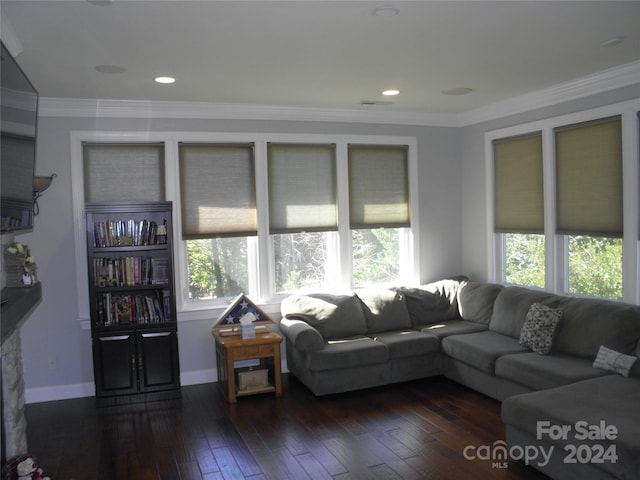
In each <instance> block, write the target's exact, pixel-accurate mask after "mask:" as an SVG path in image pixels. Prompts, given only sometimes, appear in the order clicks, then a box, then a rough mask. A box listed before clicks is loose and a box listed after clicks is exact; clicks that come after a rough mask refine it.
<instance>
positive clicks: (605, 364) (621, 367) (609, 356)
mask: <svg viewBox="0 0 640 480" xmlns="http://www.w3.org/2000/svg"><path fill="white" fill-rule="evenodd" d="M637 360H638V357H634V356H632V355H625V354H623V353H620V352H616V351H615V350H611V349H610V348H607V347H605V346H602V347H600V350H599V351H598V356H597V357H596V359H595V361H594V362H593V368H601V369H603V370H607V371H609V372H615V373H618V374H620V375H622V376H623V377H628V376H629V373H630V372H631V368H633V364H634V363H636V361H637Z"/></svg>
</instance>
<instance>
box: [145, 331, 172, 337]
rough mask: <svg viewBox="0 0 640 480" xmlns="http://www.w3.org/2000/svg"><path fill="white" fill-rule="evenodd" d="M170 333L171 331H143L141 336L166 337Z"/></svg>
mask: <svg viewBox="0 0 640 480" xmlns="http://www.w3.org/2000/svg"><path fill="white" fill-rule="evenodd" d="M169 335H171V332H157V333H143V334H142V336H143V337H144V338H154V337H168V336H169Z"/></svg>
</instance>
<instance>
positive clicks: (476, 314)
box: [458, 282, 504, 324]
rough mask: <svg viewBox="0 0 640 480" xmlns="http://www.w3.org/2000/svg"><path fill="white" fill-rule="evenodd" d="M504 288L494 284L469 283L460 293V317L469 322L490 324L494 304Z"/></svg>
mask: <svg viewBox="0 0 640 480" xmlns="http://www.w3.org/2000/svg"><path fill="white" fill-rule="evenodd" d="M503 288H504V287H503V286H502V285H498V284H493V283H475V282H469V283H467V284H466V285H464V286H462V287H461V288H460V291H459V292H458V308H459V309H460V316H461V317H462V318H463V319H464V320H467V321H469V322H478V323H484V324H489V320H490V319H491V314H492V313H493V304H494V302H495V300H496V297H497V296H498V294H499V293H500V292H501V291H502V289H503Z"/></svg>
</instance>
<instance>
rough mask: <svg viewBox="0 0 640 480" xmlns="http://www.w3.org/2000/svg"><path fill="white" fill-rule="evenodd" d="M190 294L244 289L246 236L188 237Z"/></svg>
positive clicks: (246, 282)
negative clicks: (194, 238) (189, 238)
mask: <svg viewBox="0 0 640 480" xmlns="http://www.w3.org/2000/svg"><path fill="white" fill-rule="evenodd" d="M187 256H188V276H189V298H190V299H192V300H197V299H206V298H222V297H232V296H235V295H238V294H239V293H243V292H247V287H248V286H249V274H248V270H247V239H246V238H212V239H201V240H188V241H187Z"/></svg>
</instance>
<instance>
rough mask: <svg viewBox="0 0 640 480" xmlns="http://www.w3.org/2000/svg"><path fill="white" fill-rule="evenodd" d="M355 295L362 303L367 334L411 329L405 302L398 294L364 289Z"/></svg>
mask: <svg viewBox="0 0 640 480" xmlns="http://www.w3.org/2000/svg"><path fill="white" fill-rule="evenodd" d="M356 295H357V296H358V298H360V300H361V301H362V311H363V312H364V318H365V319H366V321H367V333H369V334H372V333H382V332H388V331H391V330H406V329H408V328H411V326H412V325H411V318H409V311H408V310H407V301H406V299H405V296H404V295H403V294H401V293H400V292H395V291H393V290H386V289H381V288H380V289H378V288H364V289H359V290H356Z"/></svg>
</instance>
